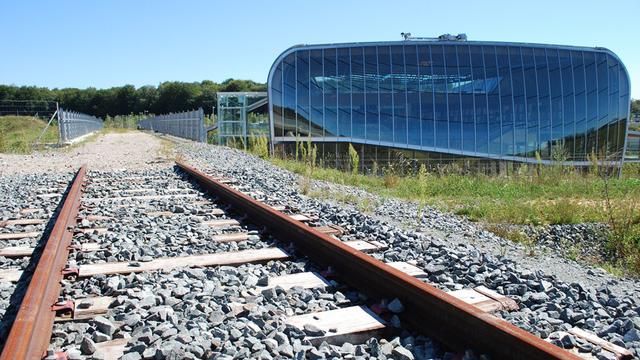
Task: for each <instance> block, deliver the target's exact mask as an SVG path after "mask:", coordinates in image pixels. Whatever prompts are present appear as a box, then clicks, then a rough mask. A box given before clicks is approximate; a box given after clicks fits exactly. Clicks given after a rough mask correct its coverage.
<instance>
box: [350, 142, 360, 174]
mask: <svg viewBox="0 0 640 360" xmlns="http://www.w3.org/2000/svg"><path fill="white" fill-rule="evenodd" d="M349 165H351V173H352V174H354V175H356V174H357V173H358V169H359V166H360V155H358V152H357V151H356V149H354V148H353V145H351V143H349Z"/></svg>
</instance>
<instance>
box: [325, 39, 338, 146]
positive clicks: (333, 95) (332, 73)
mask: <svg viewBox="0 0 640 360" xmlns="http://www.w3.org/2000/svg"><path fill="white" fill-rule="evenodd" d="M323 52H324V80H325V82H324V135H325V136H337V135H338V89H337V87H336V81H335V79H336V74H337V62H336V49H325V50H324V51H323Z"/></svg>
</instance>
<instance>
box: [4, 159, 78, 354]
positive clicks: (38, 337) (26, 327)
mask: <svg viewBox="0 0 640 360" xmlns="http://www.w3.org/2000/svg"><path fill="white" fill-rule="evenodd" d="M85 174H86V166H82V167H81V168H80V170H78V172H77V173H76V176H75V178H74V180H73V184H72V185H71V188H70V189H69V191H68V192H67V195H66V196H65V198H64V203H63V205H62V208H61V210H60V212H59V214H58V218H57V220H56V222H55V225H54V226H53V229H52V230H51V233H50V234H49V238H48V239H47V242H46V245H45V247H44V250H43V251H42V255H41V256H40V259H39V260H38V264H37V266H36V268H35V270H34V273H33V277H32V278H31V281H30V282H29V286H28V288H27V291H26V293H25V295H24V298H23V299H22V303H21V304H20V308H19V309H18V313H17V315H16V318H15V320H14V322H13V325H12V327H11V331H10V332H9V336H8V337H7V341H6V343H5V345H4V349H3V350H2V355H0V359H1V360H18V359H42V357H43V356H44V355H45V354H46V351H47V348H48V347H49V343H50V341H51V334H52V332H53V321H54V318H55V312H54V311H53V310H52V306H53V305H54V304H55V302H56V300H57V299H58V296H59V295H60V289H61V285H60V281H61V280H62V270H63V268H64V267H65V266H66V264H67V258H68V256H69V245H71V240H72V238H73V228H74V226H75V223H76V217H77V215H78V209H79V207H80V198H81V195H82V183H83V181H84V177H85Z"/></svg>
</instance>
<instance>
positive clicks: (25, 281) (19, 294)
mask: <svg viewBox="0 0 640 360" xmlns="http://www.w3.org/2000/svg"><path fill="white" fill-rule="evenodd" d="M72 184H73V181H71V182H69V184H68V185H67V188H66V189H65V191H64V195H63V196H62V199H61V200H60V202H59V203H58V207H57V208H56V210H55V211H54V213H53V216H52V217H51V219H49V222H48V223H47V225H46V227H45V228H44V230H43V232H42V236H41V237H40V239H39V240H38V243H37V244H36V247H35V249H34V251H33V254H32V255H31V257H30V258H29V264H28V265H27V266H26V269H25V270H24V271H23V272H22V275H21V276H20V279H18V282H16V288H15V290H14V291H13V294H12V295H11V297H10V298H9V307H8V308H7V311H6V312H5V314H4V316H3V317H2V320H0V352H2V350H3V349H4V344H5V343H6V340H7V336H9V332H10V331H11V326H12V325H13V321H14V320H15V317H16V314H17V313H18V310H19V309H20V305H21V304H22V299H23V298H24V295H25V293H26V292H27V288H28V287H29V283H30V282H31V276H32V275H33V272H34V270H35V268H36V266H37V265H38V261H40V257H41V256H42V251H43V250H44V247H45V245H46V244H47V239H48V238H49V234H50V233H51V230H52V229H53V226H54V224H55V223H56V220H57V219H58V214H59V213H60V210H61V209H62V204H64V201H65V200H66V199H67V194H68V193H69V189H70V188H71V185H72ZM52 305H53V304H52Z"/></svg>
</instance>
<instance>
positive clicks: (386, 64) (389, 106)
mask: <svg viewBox="0 0 640 360" xmlns="http://www.w3.org/2000/svg"><path fill="white" fill-rule="evenodd" d="M378 74H379V77H380V84H379V85H380V100H379V103H378V107H379V109H380V141H384V142H393V96H392V94H391V90H392V85H391V52H390V51H389V47H388V46H380V47H378Z"/></svg>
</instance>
